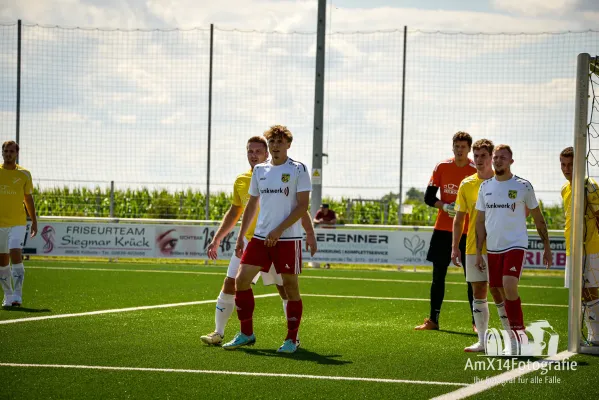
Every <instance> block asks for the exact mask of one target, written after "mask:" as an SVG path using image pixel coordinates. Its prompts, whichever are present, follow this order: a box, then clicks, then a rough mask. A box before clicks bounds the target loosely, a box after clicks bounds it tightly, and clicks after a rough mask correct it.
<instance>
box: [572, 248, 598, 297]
mask: <svg viewBox="0 0 599 400" xmlns="http://www.w3.org/2000/svg"><path fill="white" fill-rule="evenodd" d="M571 268H572V259H571V258H570V256H566V275H565V281H564V287H565V288H568V289H569V288H570V284H569V279H570V269H571ZM582 287H583V288H587V287H588V288H593V287H599V253H596V254H589V255H587V256H586V267H585V269H584V279H583V285H582Z"/></svg>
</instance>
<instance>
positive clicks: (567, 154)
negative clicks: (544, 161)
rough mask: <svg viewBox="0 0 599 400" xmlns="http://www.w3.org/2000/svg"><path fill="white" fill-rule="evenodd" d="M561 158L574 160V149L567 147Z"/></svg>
mask: <svg viewBox="0 0 599 400" xmlns="http://www.w3.org/2000/svg"><path fill="white" fill-rule="evenodd" d="M559 156H560V157H565V158H574V147H572V146H570V147H566V148H565V149H563V150H562V152H561V153H559Z"/></svg>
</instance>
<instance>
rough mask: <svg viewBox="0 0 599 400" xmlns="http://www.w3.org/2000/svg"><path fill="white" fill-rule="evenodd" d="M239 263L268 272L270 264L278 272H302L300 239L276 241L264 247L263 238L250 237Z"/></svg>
mask: <svg viewBox="0 0 599 400" xmlns="http://www.w3.org/2000/svg"><path fill="white" fill-rule="evenodd" d="M241 264H248V265H255V266H257V267H261V268H262V271H264V272H268V270H269V269H270V265H271V264H273V265H274V266H275V270H276V271H277V273H278V274H295V275H298V274H300V273H301V272H302V241H301V240H289V241H280V240H279V241H278V242H277V244H275V245H274V246H273V247H266V246H265V245H264V240H262V239H256V238H252V240H250V242H249V243H248V245H247V246H246V248H245V251H244V252H243V256H241Z"/></svg>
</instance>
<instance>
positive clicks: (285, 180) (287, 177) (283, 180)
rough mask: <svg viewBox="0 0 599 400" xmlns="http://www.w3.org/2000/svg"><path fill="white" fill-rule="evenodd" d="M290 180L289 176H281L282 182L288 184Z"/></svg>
mask: <svg viewBox="0 0 599 400" xmlns="http://www.w3.org/2000/svg"><path fill="white" fill-rule="evenodd" d="M289 178H290V176H289V174H283V175H281V182H283V183H287V182H289Z"/></svg>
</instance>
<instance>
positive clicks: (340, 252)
mask: <svg viewBox="0 0 599 400" xmlns="http://www.w3.org/2000/svg"><path fill="white" fill-rule="evenodd" d="M38 228H39V233H38V235H37V236H36V237H35V238H33V239H30V238H28V237H27V238H26V241H25V245H24V253H25V254H30V255H45V256H75V257H106V258H175V259H177V258H178V259H199V260H205V259H207V258H208V256H207V254H206V250H207V247H208V244H209V243H210V241H211V240H212V238H213V237H214V235H215V233H216V230H217V229H218V227H217V226H214V225H212V226H208V225H175V224H169V225H166V224H165V225H156V224H117V223H87V222H41V223H39V226H38ZM27 231H29V226H28V227H27ZM315 231H316V241H317V243H318V252H317V253H316V254H315V255H314V257H311V256H310V254H309V253H308V251H307V250H306V246H305V241H304V243H303V245H302V249H303V254H302V256H303V259H304V261H315V262H320V263H329V264H334V263H343V264H390V265H431V263H429V262H428V261H426V253H427V251H428V247H429V243H430V239H431V236H432V231H431V230H423V229H418V228H414V229H406V230H401V231H400V230H394V231H392V230H374V229H363V230H354V229H316V230H315ZM237 232H238V228H235V229H234V230H233V231H231V233H229V234H228V235H227V236H226V237H225V238H224V239H223V240H222V241H221V244H220V249H219V251H218V254H219V259H223V260H226V259H229V258H231V256H232V255H233V253H234V251H235V242H236V241H237ZM550 241H551V249H552V251H553V264H554V266H553V268H552V269H564V267H565V265H566V251H565V241H564V238H563V237H562V236H556V237H551V238H550ZM542 264H543V243H542V242H541V240H540V238H539V237H538V236H533V235H530V236H529V250H528V252H527V254H526V257H525V266H526V268H544V266H543V265H542Z"/></svg>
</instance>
